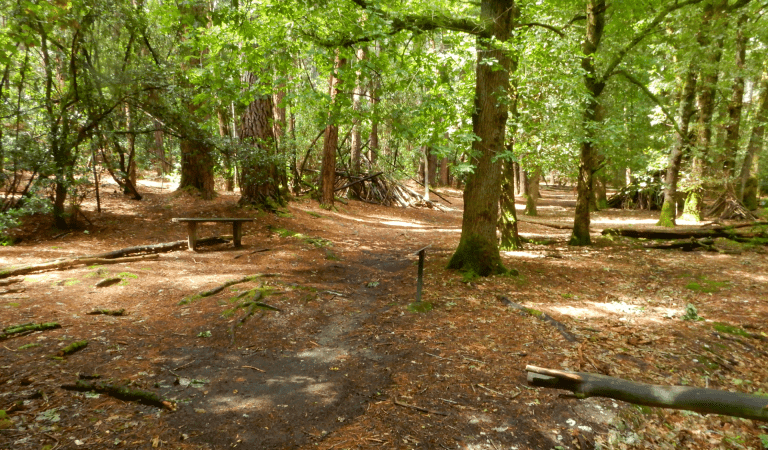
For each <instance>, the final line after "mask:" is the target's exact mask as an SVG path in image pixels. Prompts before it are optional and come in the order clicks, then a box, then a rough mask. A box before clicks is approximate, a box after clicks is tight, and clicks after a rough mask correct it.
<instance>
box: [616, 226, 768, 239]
mask: <svg viewBox="0 0 768 450" xmlns="http://www.w3.org/2000/svg"><path fill="white" fill-rule="evenodd" d="M747 227H753V228H755V229H754V230H752V231H753V232H752V233H737V232H736V230H737V229H739V228H747ZM602 234H603V235H612V236H624V237H631V238H645V239H691V238H694V239H698V238H718V237H724V238H729V239H749V238H754V237H766V231H765V224H764V222H751V223H749V224H737V225H728V226H717V227H711V228H696V229H680V228H674V229H670V228H662V227H659V228H648V229H638V228H606V229H605V230H603V231H602Z"/></svg>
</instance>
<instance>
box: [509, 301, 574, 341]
mask: <svg viewBox="0 0 768 450" xmlns="http://www.w3.org/2000/svg"><path fill="white" fill-rule="evenodd" d="M498 298H499V300H501V303H503V304H504V305H506V306H511V307H513V308H515V309H518V310H520V311H523V312H524V313H526V314H529V315H531V316H533V317H536V318H537V319H540V320H543V321H545V322H548V323H549V324H551V325H552V326H553V327H555V328H556V329H557V331H559V332H560V334H562V335H563V337H564V338H565V340H566V341H568V342H579V338H578V337H576V335H575V334H573V333H571V332H569V331H568V328H567V327H566V326H565V325H563V324H562V323H561V322H558V321H557V320H555V319H553V318H552V317H550V316H549V315H547V314H546V313H544V312H541V311H538V310H535V309H532V308H526V307H525V306H523V305H520V304H518V303H515V302H513V301H512V300H510V299H508V298H507V297H505V296H503V295H500V296H499V297H498Z"/></svg>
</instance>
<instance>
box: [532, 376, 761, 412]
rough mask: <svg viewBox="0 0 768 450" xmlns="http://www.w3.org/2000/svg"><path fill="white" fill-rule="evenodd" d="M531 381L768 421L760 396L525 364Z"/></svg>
mask: <svg viewBox="0 0 768 450" xmlns="http://www.w3.org/2000/svg"><path fill="white" fill-rule="evenodd" d="M525 370H526V371H528V384H530V385H531V386H537V387H545V388H552V389H564V390H567V391H571V392H573V393H574V396H575V397H576V398H579V399H584V398H588V397H607V398H612V399H615V400H621V401H625V402H629V403H634V404H637V405H645V406H656V407H660V408H670V409H684V410H688V411H696V412H698V413H701V414H723V415H726V416H733V417H742V418H745V419H752V420H760V421H764V422H768V399H766V398H765V397H761V396H758V395H750V394H743V393H739V392H728V391H720V390H717V389H704V388H696V387H688V386H660V385H651V384H644V383H637V382H634V381H628V380H622V379H620V378H614V377H609V376H606V375H599V374H594V373H585V372H565V371H562V370H553V369H545V368H542V367H536V366H526V368H525Z"/></svg>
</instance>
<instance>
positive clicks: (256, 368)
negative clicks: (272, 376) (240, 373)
mask: <svg viewBox="0 0 768 450" xmlns="http://www.w3.org/2000/svg"><path fill="white" fill-rule="evenodd" d="M241 368H242V369H253V370H255V371H256V372H261V373H267V371H266V370H261V369H259V368H258V367H253V366H242V367H241Z"/></svg>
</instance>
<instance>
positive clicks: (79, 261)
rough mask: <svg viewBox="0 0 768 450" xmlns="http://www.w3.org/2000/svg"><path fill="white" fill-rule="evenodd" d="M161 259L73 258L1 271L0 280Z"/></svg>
mask: <svg viewBox="0 0 768 450" xmlns="http://www.w3.org/2000/svg"><path fill="white" fill-rule="evenodd" d="M158 258H160V256H159V255H145V256H133V257H129V258H118V259H105V258H73V259H65V260H59V261H51V262H46V263H41V264H31V265H28V266H21V267H11V268H4V269H0V278H7V277H11V276H14V275H23V274H27V273H32V272H41V271H46V270H61V269H68V268H70V267H74V266H89V265H94V264H120V263H126V262H134V261H151V260H156V259H158Z"/></svg>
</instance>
